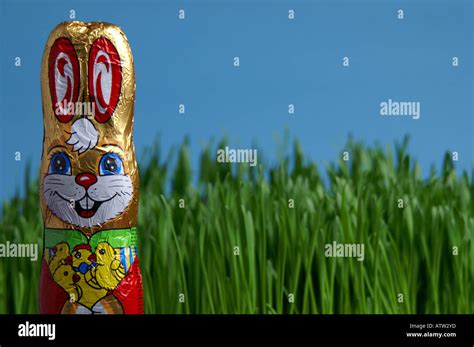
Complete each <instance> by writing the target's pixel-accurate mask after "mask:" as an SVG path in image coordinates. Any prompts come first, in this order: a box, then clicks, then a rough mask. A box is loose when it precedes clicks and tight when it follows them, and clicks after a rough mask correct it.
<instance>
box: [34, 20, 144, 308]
mask: <svg viewBox="0 0 474 347" xmlns="http://www.w3.org/2000/svg"><path fill="white" fill-rule="evenodd" d="M41 88H42V97H43V116H44V140H43V152H42V161H41V173H40V174H41V181H40V184H41V187H40V195H41V197H40V199H41V209H42V214H43V220H44V228H45V230H44V254H43V260H42V269H41V278H40V288H39V309H40V313H143V289H142V276H141V273H140V268H139V265H138V256H137V244H136V243H137V237H136V225H137V209H138V195H139V182H138V169H137V163H136V160H135V149H134V145H133V135H132V133H133V117H134V101H135V71H134V66H133V57H132V52H131V50H130V46H129V44H128V41H127V38H126V37H125V34H124V33H123V32H122V30H121V29H120V28H118V27H117V26H115V25H113V24H109V23H99V22H93V23H82V22H77V21H74V22H64V23H61V24H59V25H58V26H57V27H56V28H55V29H53V31H52V32H51V34H50V36H49V38H48V41H47V43H46V47H45V51H44V55H43V61H42V65H41Z"/></svg>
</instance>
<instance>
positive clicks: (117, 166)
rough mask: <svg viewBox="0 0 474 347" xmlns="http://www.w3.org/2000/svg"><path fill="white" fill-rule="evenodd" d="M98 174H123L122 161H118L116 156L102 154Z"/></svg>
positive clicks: (113, 154) (118, 158)
mask: <svg viewBox="0 0 474 347" xmlns="http://www.w3.org/2000/svg"><path fill="white" fill-rule="evenodd" d="M99 174H100V175H102V176H106V175H118V174H123V164H122V159H120V157H119V156H118V154H115V153H106V154H104V156H103V157H102V159H101V160H100V164H99Z"/></svg>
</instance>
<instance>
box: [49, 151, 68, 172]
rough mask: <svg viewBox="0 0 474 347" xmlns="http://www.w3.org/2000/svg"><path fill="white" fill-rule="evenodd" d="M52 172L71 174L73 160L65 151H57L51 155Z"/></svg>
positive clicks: (50, 166) (50, 169)
mask: <svg viewBox="0 0 474 347" xmlns="http://www.w3.org/2000/svg"><path fill="white" fill-rule="evenodd" d="M48 173H50V174H59V175H70V174H71V161H70V160H69V157H68V156H67V155H66V154H65V153H62V152H60V153H56V154H54V155H53V156H52V157H51V161H50V163H49V170H48Z"/></svg>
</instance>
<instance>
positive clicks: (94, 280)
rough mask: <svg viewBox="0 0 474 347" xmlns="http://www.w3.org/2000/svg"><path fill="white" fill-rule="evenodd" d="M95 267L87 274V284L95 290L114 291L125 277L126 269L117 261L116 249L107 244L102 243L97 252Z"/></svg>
mask: <svg viewBox="0 0 474 347" xmlns="http://www.w3.org/2000/svg"><path fill="white" fill-rule="evenodd" d="M95 255H96V262H95V265H94V266H93V267H92V268H91V269H90V271H88V272H86V274H85V279H86V282H87V283H88V284H89V285H90V286H92V287H95V288H104V289H107V290H114V289H115V288H116V287H117V285H118V284H119V282H120V281H121V280H122V279H123V278H124V277H125V269H124V268H123V265H122V263H121V262H120V261H119V260H117V255H116V254H115V250H114V248H113V247H112V246H111V245H110V244H108V243H107V242H101V243H99V244H98V245H97V248H96V250H95Z"/></svg>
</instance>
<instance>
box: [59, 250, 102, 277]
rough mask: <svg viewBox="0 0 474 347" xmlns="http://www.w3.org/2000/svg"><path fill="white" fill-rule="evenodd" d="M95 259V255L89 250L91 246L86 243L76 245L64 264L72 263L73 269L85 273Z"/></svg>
mask: <svg viewBox="0 0 474 347" xmlns="http://www.w3.org/2000/svg"><path fill="white" fill-rule="evenodd" d="M95 261H96V256H95V254H94V253H92V252H91V246H90V245H87V244H83V245H77V246H76V247H74V249H73V250H72V253H71V255H70V256H69V257H67V259H66V264H70V265H72V267H73V268H74V270H75V271H77V272H80V273H81V274H85V273H86V272H87V271H89V270H90V269H91V268H92V266H93V265H94V263H95Z"/></svg>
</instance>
